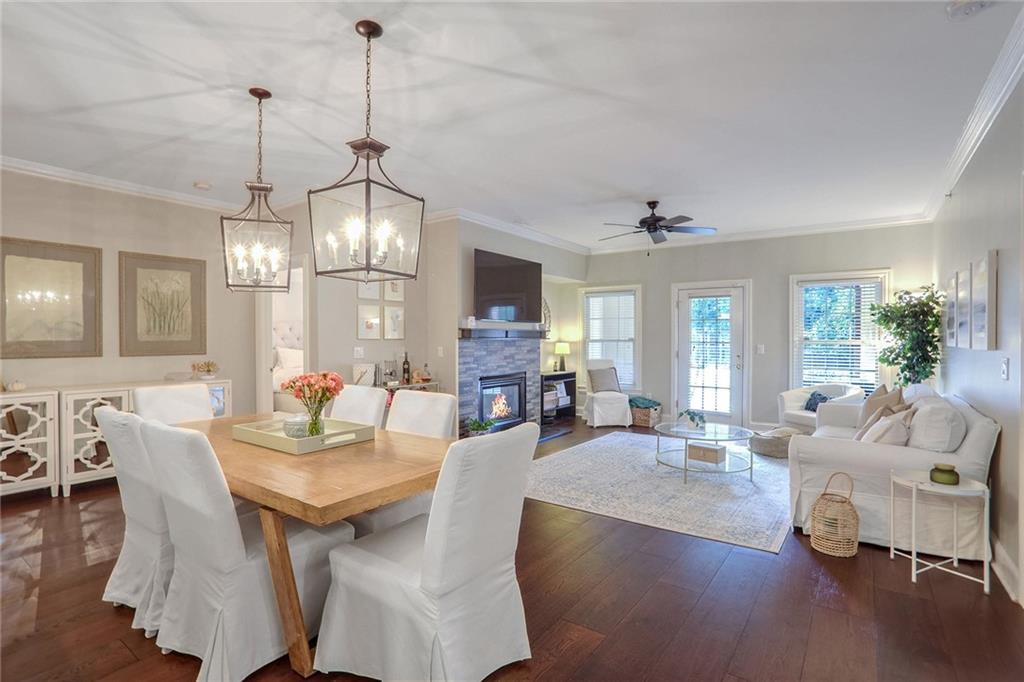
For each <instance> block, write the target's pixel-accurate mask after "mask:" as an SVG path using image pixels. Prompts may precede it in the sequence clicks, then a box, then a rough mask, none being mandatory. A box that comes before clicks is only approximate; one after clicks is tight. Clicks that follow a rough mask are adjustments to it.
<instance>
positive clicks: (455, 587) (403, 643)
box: [313, 423, 540, 680]
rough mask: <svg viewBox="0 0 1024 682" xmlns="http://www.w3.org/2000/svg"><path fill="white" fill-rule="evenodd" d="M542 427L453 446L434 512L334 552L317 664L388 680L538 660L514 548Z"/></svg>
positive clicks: (476, 676) (476, 674) (456, 674)
mask: <svg viewBox="0 0 1024 682" xmlns="http://www.w3.org/2000/svg"><path fill="white" fill-rule="evenodd" d="M539 435H540V427H538V426H537V425H536V424H533V423H526V424H521V425H519V426H517V427H515V428H512V429H509V430H507V431H502V432H501V433H495V434H492V435H487V436H479V437H476V438H468V439H466V440H461V441H459V442H457V443H453V444H452V445H451V447H449V448H448V454H447V455H446V456H445V459H444V464H443V465H442V466H441V475H440V477H439V478H438V481H437V489H436V490H435V492H434V501H433V505H432V506H431V509H430V515H429V516H417V517H415V518H413V519H410V520H408V521H406V522H405V523H402V524H400V525H398V526H395V527H393V528H390V529H388V530H385V531H382V532H380V533H375V534H373V535H370V536H368V537H365V538H361V539H359V540H356V541H355V542H352V543H349V544H347V545H342V546H341V547H338V548H337V549H335V550H333V551H332V552H331V590H330V592H329V593H328V595H327V603H326V604H325V605H324V618H323V624H322V625H321V627H320V638H319V640H318V643H317V648H316V660H315V661H314V665H313V667H314V668H316V669H317V670H320V671H324V672H327V671H334V670H343V671H346V672H350V673H355V674H357V675H365V676H367V677H373V678H377V679H383V680H481V679H483V678H484V677H486V676H487V675H488V674H489V673H491V672H492V671H494V670H496V669H498V668H500V667H501V666H503V665H505V664H507V663H512V662H514V661H520V660H524V659H527V658H529V657H530V644H529V639H528V638H527V633H526V619H525V616H524V613H523V602H522V598H521V596H520V592H519V583H518V582H517V580H516V568H515V553H516V545H517V543H518V537H519V521H520V518H521V517H522V511H523V495H524V494H525V492H526V481H527V474H528V472H529V469H530V464H531V462H532V461H533V454H534V450H535V449H536V446H537V439H538V437H539Z"/></svg>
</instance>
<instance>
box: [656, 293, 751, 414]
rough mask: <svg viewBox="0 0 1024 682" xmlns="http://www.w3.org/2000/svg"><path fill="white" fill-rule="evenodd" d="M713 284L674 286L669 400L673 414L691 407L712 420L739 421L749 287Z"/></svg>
mask: <svg viewBox="0 0 1024 682" xmlns="http://www.w3.org/2000/svg"><path fill="white" fill-rule="evenodd" d="M715 284H716V285H715V286H711V283H707V284H704V285H701V284H695V285H686V286H684V285H677V286H676V288H675V294H676V295H675V310H674V315H673V317H675V319H676V325H675V329H674V332H675V333H674V336H675V353H674V360H675V362H674V363H673V364H674V365H675V372H674V386H673V403H674V404H675V406H676V414H678V413H679V412H681V411H683V410H686V409H694V410H699V411H701V412H703V413H704V414H705V415H706V416H707V417H708V421H711V422H718V423H725V424H736V425H743V424H744V423H745V421H746V419H747V414H746V412H747V408H746V406H747V404H748V400H749V397H748V391H749V382H748V381H747V380H746V364H747V363H746V361H747V352H746V347H747V343H746V338H747V337H746V329H745V327H746V317H747V315H746V312H747V300H746V299H747V292H748V288H747V287H745V286H743V285H741V284H737V285H732V286H717V283H715Z"/></svg>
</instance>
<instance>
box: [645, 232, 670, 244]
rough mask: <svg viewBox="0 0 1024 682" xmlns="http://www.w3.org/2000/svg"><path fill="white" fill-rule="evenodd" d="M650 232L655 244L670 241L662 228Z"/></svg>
mask: <svg viewBox="0 0 1024 682" xmlns="http://www.w3.org/2000/svg"><path fill="white" fill-rule="evenodd" d="M648 234H650V235H651V241H652V242H654V243H655V244H661V243H662V242H667V241H668V237H666V236H665V233H664V232H662V231H661V230H655V231H654V232H649V233H648Z"/></svg>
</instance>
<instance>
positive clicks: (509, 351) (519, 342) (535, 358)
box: [458, 338, 541, 436]
mask: <svg viewBox="0 0 1024 682" xmlns="http://www.w3.org/2000/svg"><path fill="white" fill-rule="evenodd" d="M540 344H541V340H540V339H503V338H499V339H488V338H468V339H459V363H458V372H459V435H460V436H465V435H466V420H468V419H476V418H478V417H479V415H480V377H489V376H496V375H500V374H513V373H516V372H525V373H526V421H532V422H535V423H540V412H541V385H540Z"/></svg>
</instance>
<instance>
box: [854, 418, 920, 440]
mask: <svg viewBox="0 0 1024 682" xmlns="http://www.w3.org/2000/svg"><path fill="white" fill-rule="evenodd" d="M908 438H910V432H909V431H908V430H907V427H906V425H905V424H904V423H903V415H893V416H891V417H882V418H881V419H879V420H878V421H877V422H875V425H874V426H872V427H871V428H870V429H868V432H867V433H865V434H864V435H863V436H862V437H861V439H860V440H861V442H862V443H881V444H883V445H906V444H907V439H908Z"/></svg>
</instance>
